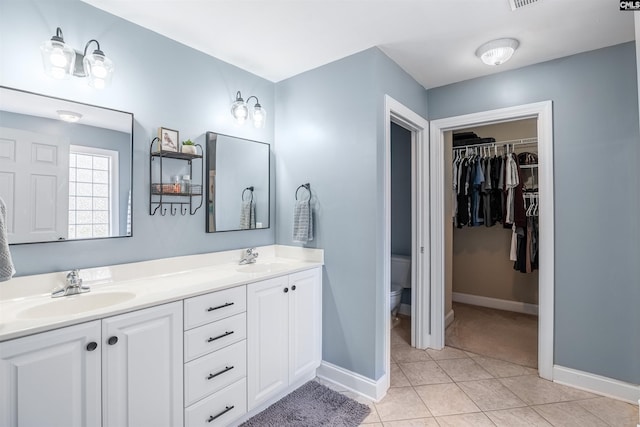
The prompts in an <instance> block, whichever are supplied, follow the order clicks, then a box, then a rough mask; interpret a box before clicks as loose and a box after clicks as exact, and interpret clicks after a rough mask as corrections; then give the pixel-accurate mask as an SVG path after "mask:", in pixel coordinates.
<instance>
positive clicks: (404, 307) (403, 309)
mask: <svg viewBox="0 0 640 427" xmlns="http://www.w3.org/2000/svg"><path fill="white" fill-rule="evenodd" d="M398 313H399V314H404V315H405V316H411V304H400V309H399V310H398Z"/></svg>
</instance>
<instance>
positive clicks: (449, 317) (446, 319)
mask: <svg viewBox="0 0 640 427" xmlns="http://www.w3.org/2000/svg"><path fill="white" fill-rule="evenodd" d="M453 319H454V314H453V309H451V310H449V312H448V313H447V315H446V316H444V328H445V329H447V328H448V327H449V325H450V324H452V323H453Z"/></svg>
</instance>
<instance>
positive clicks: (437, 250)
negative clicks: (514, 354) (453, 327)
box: [416, 101, 554, 380]
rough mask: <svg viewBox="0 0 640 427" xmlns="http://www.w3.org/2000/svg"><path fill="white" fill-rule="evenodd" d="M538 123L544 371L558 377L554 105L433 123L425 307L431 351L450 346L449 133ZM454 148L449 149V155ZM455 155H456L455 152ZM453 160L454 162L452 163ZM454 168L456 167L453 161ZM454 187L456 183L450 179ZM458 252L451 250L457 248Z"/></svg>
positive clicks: (549, 376) (541, 364) (540, 350)
mask: <svg viewBox="0 0 640 427" xmlns="http://www.w3.org/2000/svg"><path fill="white" fill-rule="evenodd" d="M526 119H534V120H535V121H536V134H537V139H538V162H539V165H538V188H539V196H538V206H539V208H538V215H539V236H540V237H539V240H540V245H539V261H538V264H539V271H538V275H539V279H538V314H539V316H538V322H539V324H538V357H537V359H538V372H539V374H540V376H541V377H542V378H545V379H549V380H552V379H553V290H554V254H553V252H554V246H553V242H554V218H553V132H552V129H553V127H552V104H551V101H545V102H540V103H535V104H527V105H522V106H517V107H510V108H504V109H499V110H492V111H486V112H481V113H474V114H468V115H464V116H458V117H452V118H446V119H439V120H435V121H432V122H431V132H430V141H431V144H430V153H429V157H430V159H429V160H430V180H429V181H430V185H429V189H430V197H431V198H430V201H431V206H430V207H431V211H430V220H429V223H430V230H431V233H430V239H429V240H430V265H431V269H430V279H431V280H430V281H431V303H430V304H429V305H427V306H424V305H422V304H421V303H422V301H416V303H417V304H420V305H419V307H418V309H419V310H420V311H423V310H426V311H428V312H429V313H430V317H431V328H430V329H431V347H433V348H442V347H443V346H444V344H445V316H446V314H447V312H446V311H445V309H446V303H447V302H448V301H445V297H446V294H447V292H446V283H447V279H448V278H449V276H450V274H451V273H447V271H451V268H452V262H451V263H449V264H447V262H446V261H447V257H446V254H447V244H446V242H447V238H446V236H447V228H449V229H451V228H452V217H451V211H447V210H446V206H447V200H449V202H450V203H451V201H452V189H450V188H449V187H448V186H447V175H446V172H445V171H447V170H448V169H447V167H446V165H447V157H448V156H447V145H446V144H445V133H446V132H447V131H456V132H457V131H459V130H462V129H467V128H470V127H478V126H484V125H493V124H498V123H503V122H508V121H515V120H526ZM450 151H451V150H450V149H449V152H450ZM450 155H451V154H450ZM449 160H452V159H449ZM449 170H451V166H450V163H449ZM448 181H449V183H451V182H452V179H451V178H449V180H448ZM452 249H453V248H451V250H452ZM450 282H451V283H452V280H451V279H450Z"/></svg>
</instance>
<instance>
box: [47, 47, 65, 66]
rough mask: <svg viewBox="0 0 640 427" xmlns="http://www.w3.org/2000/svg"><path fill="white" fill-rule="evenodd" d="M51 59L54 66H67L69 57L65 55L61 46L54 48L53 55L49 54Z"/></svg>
mask: <svg viewBox="0 0 640 427" xmlns="http://www.w3.org/2000/svg"><path fill="white" fill-rule="evenodd" d="M49 60H50V61H51V65H53V66H54V67H57V68H64V67H66V66H67V58H66V57H65V56H64V53H63V52H62V49H61V48H60V47H54V48H53V50H52V51H51V55H49Z"/></svg>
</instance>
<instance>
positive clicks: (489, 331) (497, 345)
mask: <svg viewBox="0 0 640 427" xmlns="http://www.w3.org/2000/svg"><path fill="white" fill-rule="evenodd" d="M453 312H454V320H453V322H452V323H451V325H449V327H448V328H447V330H446V332H445V343H446V345H448V346H450V347H455V348H459V349H461V350H466V351H470V352H473V353H476V354H481V355H483V356H489V357H492V358H494V359H500V360H505V361H507V362H511V363H516V364H518V365H524V366H529V367H531V368H537V367H538V317H537V316H532V315H529V314H521V313H514V312H511V311H503V310H495V309H493V308H486V307H478V306H475V305H468V304H461V303H457V302H454V303H453Z"/></svg>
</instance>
